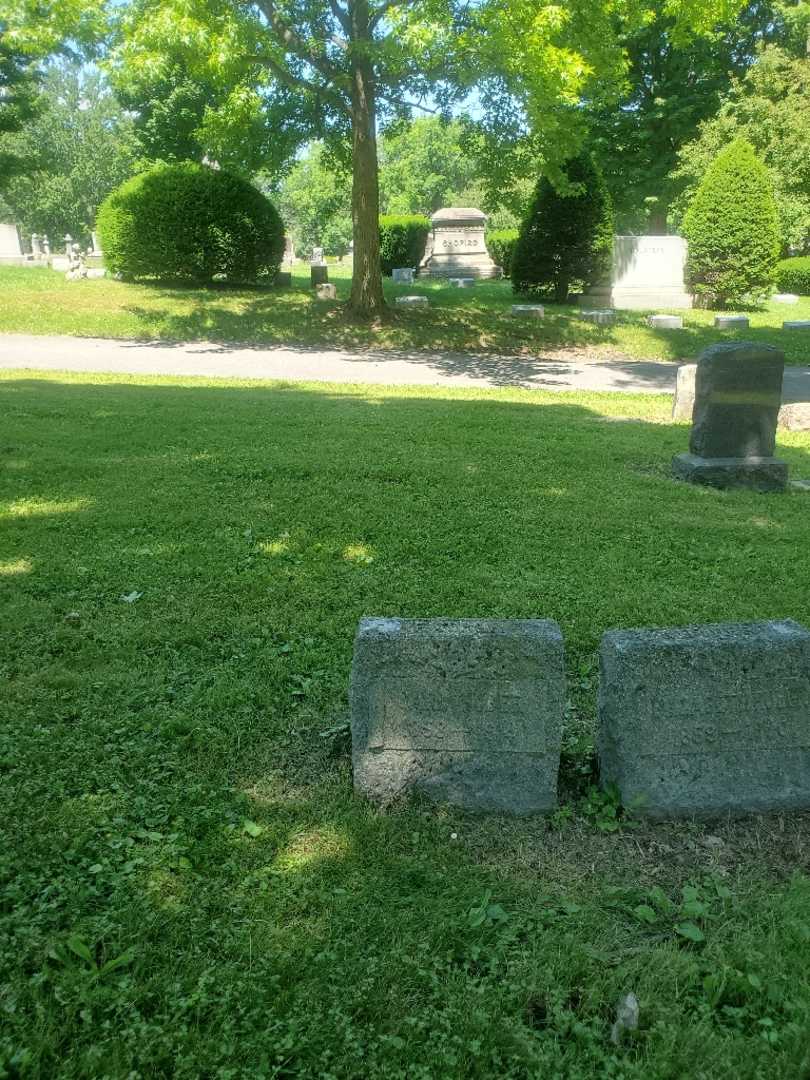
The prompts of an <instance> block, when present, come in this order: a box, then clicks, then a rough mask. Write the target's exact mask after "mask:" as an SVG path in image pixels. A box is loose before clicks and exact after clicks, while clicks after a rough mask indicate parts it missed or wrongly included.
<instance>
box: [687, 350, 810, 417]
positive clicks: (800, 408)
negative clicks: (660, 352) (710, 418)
mask: <svg viewBox="0 0 810 1080" xmlns="http://www.w3.org/2000/svg"><path fill="white" fill-rule="evenodd" d="M696 372H697V364H681V366H680V367H679V368H678V372H677V377H676V382H675V399H674V401H673V403H672V419H673V420H691V419H692V410H693V409H694V406H695V373H696ZM776 427H777V429H779V428H784V430H785V431H810V401H793V402H789V403H788V404H787V405H782V406H781V407H780V409H779V414H778V416H777V419H776Z"/></svg>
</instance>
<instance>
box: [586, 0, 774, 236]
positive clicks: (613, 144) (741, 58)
mask: <svg viewBox="0 0 810 1080" xmlns="http://www.w3.org/2000/svg"><path fill="white" fill-rule="evenodd" d="M774 8H775V5H774V4H773V3H772V2H771V0H753V2H750V3H748V4H747V5H746V7H745V8H744V9H743V11H741V12H740V14H739V17H738V18H736V19H735V20H734V21H733V23H727V24H724V25H722V26H720V27H718V28H717V29H716V30H715V31H714V32H713V33H711V34H707V35H704V36H698V37H690V38H687V39H684V38H683V36H681V37H678V36H676V35H675V33H674V30H675V24H674V21H673V19H672V18H671V17H668V16H664V15H663V14H658V15H657V16H656V17H655V18H654V19H652V20H650V21H649V22H647V23H646V24H644V25H643V26H640V27H638V28H636V29H635V30H633V31H632V32H630V33H628V34H626V35H625V36H624V46H625V49H626V53H627V72H626V76H625V84H624V88H623V90H622V93H621V96H620V97H619V100H618V101H616V102H612V101H611V102H609V103H607V104H605V103H601V104H600V103H599V102H598V101H597V102H594V103H593V106H592V107H591V108H590V109H589V129H590V134H589V145H590V146H591V147H592V149H593V151H594V155H595V157H596V160H597V161H598V162H599V165H600V168H601V169H602V173H603V175H604V177H605V182H606V183H607V185H608V189H609V190H610V193H611V197H612V198H613V203H614V207H615V210H616V217H617V223H618V230H619V231H620V232H635V231H638V230H646V229H649V230H650V231H652V232H659V233H663V232H666V230H667V213H668V209H669V205H670V203H671V201H672V198H673V197H674V195H675V194H676V193H677V190H678V184H679V181H678V180H677V178H674V177H673V176H672V175H671V174H672V172H673V170H674V169H675V167H676V164H677V154H678V150H679V149H680V148H681V147H682V146H683V145H684V143H686V142H688V141H689V140H691V139H693V138H694V136H695V134H696V132H697V129H698V124H699V123H700V122H701V121H702V120H705V119H707V118H709V117H711V116H712V115H713V114H714V113H715V111H716V110H717V108H718V107H719V105H720V101H721V97H722V95H723V94H724V93H725V92H727V91H728V89H729V87H730V85H731V80H732V77H733V76H735V75H737V76H742V75H743V74H744V73H745V71H746V70H747V69H748V68H749V67H750V65H751V63H752V62H753V61H754V59H755V57H756V54H757V48H758V46H759V45H760V44H761V43H762V42H763V41H765V40H768V39H769V38H770V37H774V36H776V35H778V34H779V33H781V32H783V26H782V22H781V20H780V19H779V18H778V15H777V12H776V11H775V10H774Z"/></svg>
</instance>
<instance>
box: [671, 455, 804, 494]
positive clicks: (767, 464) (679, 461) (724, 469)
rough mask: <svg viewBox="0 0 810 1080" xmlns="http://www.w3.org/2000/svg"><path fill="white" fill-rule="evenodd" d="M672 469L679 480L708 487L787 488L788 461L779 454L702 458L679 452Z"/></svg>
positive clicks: (772, 489)
mask: <svg viewBox="0 0 810 1080" xmlns="http://www.w3.org/2000/svg"><path fill="white" fill-rule="evenodd" d="M672 472H673V474H674V475H675V476H677V477H678V479H679V480H688V481H690V483H692V484H706V485H707V486H708V487H717V488H727V487H747V488H752V489H753V490H754V491H784V490H785V487H786V486H787V478H788V470H787V464H786V462H784V461H781V460H780V459H779V458H775V457H759V458H746V459H743V458H735V457H715V458H704V457H698V456H697V454H678V455H676V457H674V458H673V459H672Z"/></svg>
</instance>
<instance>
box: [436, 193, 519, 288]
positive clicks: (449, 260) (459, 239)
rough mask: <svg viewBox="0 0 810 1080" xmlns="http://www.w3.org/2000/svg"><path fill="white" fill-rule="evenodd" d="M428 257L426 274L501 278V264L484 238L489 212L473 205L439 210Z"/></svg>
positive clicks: (444, 276) (445, 276) (451, 276)
mask: <svg viewBox="0 0 810 1080" xmlns="http://www.w3.org/2000/svg"><path fill="white" fill-rule="evenodd" d="M430 220H431V223H432V226H433V228H432V230H431V234H430V236H429V237H428V242H427V247H426V249H425V256H424V258H423V259H422V262H421V263H420V266H419V273H420V274H421V275H423V276H424V277H443V278H465V277H466V278H499V277H502V276H503V271H502V270H501V268H500V266H496V265H495V263H494V262H493V261H492V259H491V258H490V257H489V252H488V251H487V245H486V243H485V241H484V230H485V227H486V223H487V215H486V214H485V213H483V211H481V210H476V209H475V208H474V207H470V206H452V207H449V208H447V209H444V210H437V211H436V213H435V214H434V215H433V216H432V217H431V219H430Z"/></svg>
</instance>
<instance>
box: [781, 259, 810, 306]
mask: <svg viewBox="0 0 810 1080" xmlns="http://www.w3.org/2000/svg"><path fill="white" fill-rule="evenodd" d="M776 286H777V288H778V289H779V291H780V292H788V293H798V294H799V296H810V255H799V256H796V257H795V258H793V259H782V260H781V262H778V263H777V264H776Z"/></svg>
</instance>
